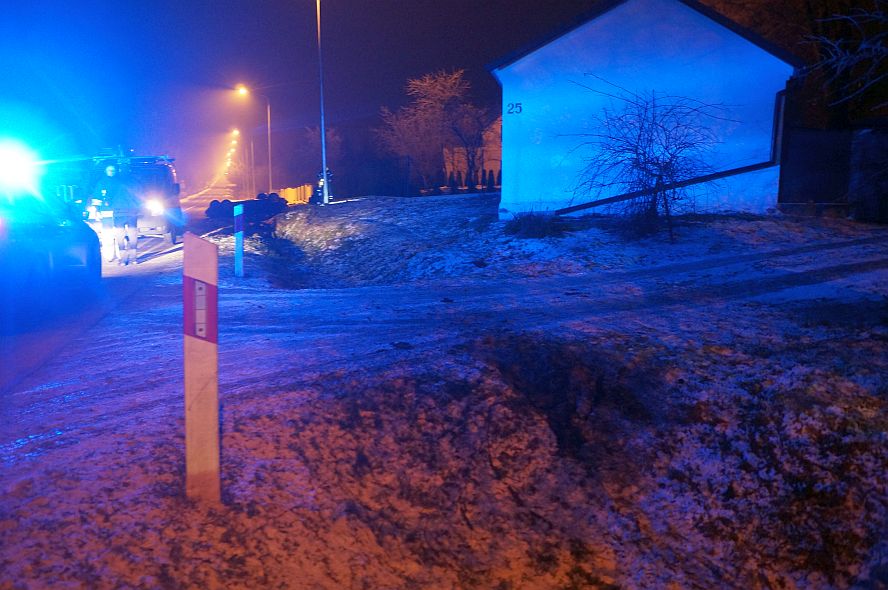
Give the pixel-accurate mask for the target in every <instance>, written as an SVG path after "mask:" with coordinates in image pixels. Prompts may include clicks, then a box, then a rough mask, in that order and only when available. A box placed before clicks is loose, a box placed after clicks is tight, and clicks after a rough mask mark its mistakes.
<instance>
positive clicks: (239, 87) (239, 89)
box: [235, 84, 274, 194]
mask: <svg viewBox="0 0 888 590" xmlns="http://www.w3.org/2000/svg"><path fill="white" fill-rule="evenodd" d="M235 91H237V93H238V95H240V96H247V95H249V94H250V89H249V88H247V87H246V86H244V85H243V84H238V85H237V88H235ZM256 96H259V97H260V98H264V99H265V113H266V117H267V119H266V122H267V133H268V192H269V194H271V192H272V191H273V190H274V189H273V187H274V184H273V183H272V180H271V101H270V100H269V99H268V97H267V96H265V95H264V94H257V95H256Z"/></svg>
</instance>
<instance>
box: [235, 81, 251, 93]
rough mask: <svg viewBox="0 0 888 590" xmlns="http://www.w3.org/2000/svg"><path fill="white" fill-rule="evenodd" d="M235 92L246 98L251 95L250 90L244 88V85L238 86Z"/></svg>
mask: <svg viewBox="0 0 888 590" xmlns="http://www.w3.org/2000/svg"><path fill="white" fill-rule="evenodd" d="M235 91H236V92H237V93H238V94H240V95H241V96H246V95H248V94H249V93H250V89H249V88H247V87H246V86H244V85H243V84H238V85H237V87H236V88H235Z"/></svg>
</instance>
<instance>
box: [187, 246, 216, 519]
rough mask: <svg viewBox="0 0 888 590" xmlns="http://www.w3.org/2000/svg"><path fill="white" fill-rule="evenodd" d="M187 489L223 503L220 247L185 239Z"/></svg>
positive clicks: (193, 496)
mask: <svg viewBox="0 0 888 590" xmlns="http://www.w3.org/2000/svg"><path fill="white" fill-rule="evenodd" d="M184 257H185V264H184V273H183V275H184V276H183V277H182V285H183V292H184V294H183V300H184V320H185V323H184V333H185V493H186V495H187V496H188V497H189V498H194V499H200V500H205V501H209V502H219V501H220V499H221V486H220V483H219V448H220V447H219V321H218V318H219V304H218V302H219V289H218V283H219V250H218V248H217V247H216V245H215V244H213V243H212V242H208V241H207V240H204V239H201V238H199V237H197V236H195V235H194V234H192V233H190V232H189V233H186V234H185V238H184Z"/></svg>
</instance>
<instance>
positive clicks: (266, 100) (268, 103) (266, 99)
mask: <svg viewBox="0 0 888 590" xmlns="http://www.w3.org/2000/svg"><path fill="white" fill-rule="evenodd" d="M319 1H320V0H319ZM263 98H265V107H266V114H267V115H268V194H271V193H272V191H273V190H274V189H273V188H272V187H273V186H274V185H273V184H272V182H271V101H270V100H268V97H267V96H265V97H263Z"/></svg>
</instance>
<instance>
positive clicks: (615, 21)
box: [494, 0, 792, 216]
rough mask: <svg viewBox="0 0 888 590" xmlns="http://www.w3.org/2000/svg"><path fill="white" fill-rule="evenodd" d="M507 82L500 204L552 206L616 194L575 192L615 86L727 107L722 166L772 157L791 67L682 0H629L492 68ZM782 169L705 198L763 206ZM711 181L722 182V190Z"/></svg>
mask: <svg viewBox="0 0 888 590" xmlns="http://www.w3.org/2000/svg"><path fill="white" fill-rule="evenodd" d="M494 74H495V75H496V76H497V78H498V79H499V81H500V83H501V85H502V88H503V182H502V184H503V186H502V191H503V192H502V201H501V205H500V207H501V209H503V211H502V213H504V214H505V215H507V216H508V215H509V214H511V213H515V212H519V211H530V210H535V211H545V210H554V209H558V208H561V207H566V206H569V205H571V204H578V203H582V202H586V201H590V200H594V199H595V198H600V197H606V196H609V195H610V194H617V192H619V191H618V190H614V191H613V192H611V193H609V194H608V193H602V194H595V195H588V194H580V193H577V192H576V190H575V189H576V187H577V185H578V183H579V179H580V178H579V177H580V172H581V170H582V169H583V168H584V165H585V161H586V158H587V157H588V155H589V153H590V149H591V148H590V147H589V146H583V145H582V144H583V143H584V142H585V141H587V139H584V138H583V137H581V135H582V134H583V133H589V132H591V131H593V129H594V127H595V116H596V115H598V114H600V113H601V112H602V109H604V108H606V107H607V108H611V109H614V110H618V109H619V108H620V103H619V101H616V100H614V99H613V98H608V97H606V96H602V95H601V94H597V93H595V92H592V91H591V90H589V89H588V88H584V87H583V86H587V87H589V88H594V89H596V90H599V91H602V92H607V93H619V92H620V91H619V90H618V89H617V88H615V87H614V86H618V87H621V88H624V89H626V90H627V91H630V92H634V93H638V94H646V93H648V94H649V93H650V92H651V91H656V92H657V94H658V95H672V96H681V97H688V98H693V99H696V100H700V101H702V102H704V103H707V104H714V105H721V107H723V109H724V110H723V115H724V116H725V117H726V118H728V119H730V121H718V122H713V127H714V128H715V129H716V130H717V132H718V134H719V136H720V138H721V143H720V144H719V145H718V146H716V148H715V150H714V152H713V154H712V158H711V165H712V166H713V168H714V169H715V170H727V169H731V168H736V167H740V166H746V165H750V164H756V163H760V162H766V161H768V160H769V159H770V158H771V153H770V151H771V143H772V126H773V117H774V104H775V96H776V93H777V92H778V91H780V90H782V89H783V88H784V87H785V84H786V80H787V79H788V78H789V77H790V76H791V75H792V66H790V65H789V64H787V63H785V62H783V61H782V60H780V59H778V58H776V57H774V56H773V55H771V54H769V53H767V52H765V51H764V50H762V49H761V48H759V47H757V46H756V45H754V44H752V43H750V42H749V41H747V40H746V39H744V38H742V37H740V36H739V35H737V34H736V33H734V32H733V31H731V30H729V29H727V28H725V27H723V26H721V25H719V24H718V23H716V22H715V21H713V20H711V19H709V18H708V17H706V16H705V15H703V14H700V13H698V12H697V11H695V10H693V9H692V8H690V7H688V6H686V5H684V4H682V3H681V2H678V1H677V0H628V1H627V2H625V3H623V4H621V5H619V6H617V7H616V8H614V9H613V10H611V11H609V12H607V13H605V14H603V15H601V16H599V17H598V18H596V19H594V20H592V21H590V22H588V23H586V24H585V25H583V26H581V27H579V28H577V29H575V30H573V31H571V32H569V33H567V34H565V35H564V36H562V37H560V38H558V39H556V40H555V41H553V42H551V43H549V44H548V45H546V46H544V47H542V48H540V49H538V50H537V51H535V52H533V53H531V54H529V55H526V56H524V57H523V58H520V59H518V60H517V61H515V62H513V63H511V64H508V65H506V66H504V67H502V68H499V69H497V70H495V71H494ZM776 186H777V185H776V168H775V169H773V170H770V171H766V172H764V173H762V172H759V173H756V175H755V177H754V178H752V177H751V178H750V185H749V190H748V191H746V190H745V189H744V185H743V181H742V177H740V178H736V179H730V180H727V181H721V182H720V183H717V184H714V185H712V186H710V187H708V188H707V191H706V193H705V194H702V193H701V194H700V195H699V199H698V202H699V203H701V205H703V204H707V203H708V204H709V205H711V206H713V207H715V208H718V209H723V208H727V209H736V210H747V211H749V210H756V211H761V210H764V208H765V207H768V206H772V205H773V203H775V202H776ZM713 191H714V192H713Z"/></svg>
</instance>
